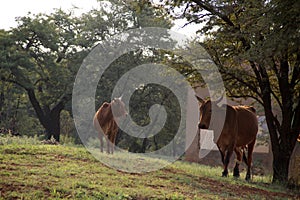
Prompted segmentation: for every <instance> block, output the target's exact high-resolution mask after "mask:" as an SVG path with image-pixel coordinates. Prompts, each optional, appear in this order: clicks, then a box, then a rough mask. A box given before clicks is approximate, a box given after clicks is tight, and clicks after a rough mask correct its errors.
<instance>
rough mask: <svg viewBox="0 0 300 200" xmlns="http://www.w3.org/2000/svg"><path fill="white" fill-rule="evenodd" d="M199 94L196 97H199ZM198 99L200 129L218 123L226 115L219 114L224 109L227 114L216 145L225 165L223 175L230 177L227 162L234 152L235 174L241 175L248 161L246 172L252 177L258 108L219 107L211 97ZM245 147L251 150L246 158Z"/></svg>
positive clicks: (247, 177) (248, 177)
mask: <svg viewBox="0 0 300 200" xmlns="http://www.w3.org/2000/svg"><path fill="white" fill-rule="evenodd" d="M196 97H197V96H196ZM197 99H198V101H199V107H200V108H199V109H200V119H199V124H198V128H199V129H208V128H210V129H212V130H214V128H213V127H211V125H212V124H214V122H216V121H217V122H218V119H217V118H218V117H225V115H222V114H220V113H221V111H222V109H223V111H224V113H225V108H226V117H225V121H224V126H223V127H221V129H220V130H221V131H220V132H221V133H220V136H219V138H218V139H217V146H218V148H219V151H220V153H221V157H222V162H223V165H224V171H223V173H222V175H223V176H228V164H229V161H230V157H231V155H232V153H233V151H235V153H236V155H237V162H236V165H235V167H234V171H233V176H235V177H239V176H240V174H239V164H240V163H241V162H242V158H243V160H244V162H245V163H246V164H247V175H246V180H249V179H250V177H251V176H250V175H251V173H250V168H251V163H252V153H253V148H254V144H255V141H256V135H257V131H258V122H257V117H256V111H255V109H254V108H253V107H252V106H230V105H224V106H222V107H219V106H218V105H217V103H219V102H220V100H219V101H217V102H212V101H211V100H206V101H204V100H203V99H201V98H200V97H197ZM212 110H213V112H214V119H211V115H212V114H211V113H212ZM245 149H247V150H248V156H247V158H246V155H245Z"/></svg>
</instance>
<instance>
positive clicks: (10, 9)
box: [0, 0, 199, 37]
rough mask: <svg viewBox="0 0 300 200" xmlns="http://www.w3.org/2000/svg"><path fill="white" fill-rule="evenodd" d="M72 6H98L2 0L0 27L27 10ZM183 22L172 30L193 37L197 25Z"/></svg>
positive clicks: (86, 1) (89, 1)
mask: <svg viewBox="0 0 300 200" xmlns="http://www.w3.org/2000/svg"><path fill="white" fill-rule="evenodd" d="M4 2H5V3H4ZM73 6H75V7H77V8H78V9H77V13H79V14H80V13H83V12H87V11H89V10H91V9H92V8H97V7H99V3H98V2H97V0H7V1H4V0H2V3H1V6H0V19H1V20H0V29H6V30H8V29H9V28H11V27H16V26H17V23H16V22H15V18H16V17H20V16H26V15H27V14H28V12H31V13H51V12H52V11H53V9H54V8H61V9H63V10H68V9H71V8H72V7H73ZM184 24H185V21H184V20H177V21H176V22H175V26H174V27H173V28H172V30H173V31H176V32H179V33H181V34H185V35H188V36H189V37H194V36H195V31H196V30H197V27H199V26H197V25H195V24H194V25H188V26H186V27H184V28H182V27H183V26H184Z"/></svg>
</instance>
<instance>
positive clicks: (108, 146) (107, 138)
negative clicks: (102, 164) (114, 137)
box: [105, 132, 110, 154]
mask: <svg viewBox="0 0 300 200" xmlns="http://www.w3.org/2000/svg"><path fill="white" fill-rule="evenodd" d="M109 134H110V133H109V132H107V135H106V136H105V140H106V152H107V153H108V154H110V141H109Z"/></svg>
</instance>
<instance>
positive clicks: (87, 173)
mask: <svg viewBox="0 0 300 200" xmlns="http://www.w3.org/2000/svg"><path fill="white" fill-rule="evenodd" d="M101 158H103V159H118V160H119V163H122V162H132V163H136V160H134V159H135V158H129V157H128V156H126V154H124V153H116V154H115V155H113V156H112V155H107V154H105V153H104V154H101ZM130 159H132V160H130ZM154 162H157V159H153V160H151V159H150V158H149V160H147V165H150V164H151V163H154ZM221 171H222V169H221V168H211V167H208V166H202V165H198V164H191V163H187V162H182V161H177V162H175V163H173V164H172V165H169V166H167V167H166V168H164V169H161V170H158V171H153V172H149V173H142V174H138V173H134V174H133V173H125V172H120V171H117V170H115V169H112V168H109V167H107V166H105V165H103V164H102V163H101V162H100V161H98V160H96V159H95V158H94V157H93V156H92V155H91V154H90V153H89V152H87V150H86V149H85V148H83V147H74V146H63V145H42V144H39V142H37V141H36V140H34V139H30V138H25V139H22V140H20V139H15V138H10V139H7V138H6V139H3V138H0V199H297V197H299V196H297V194H296V191H289V190H287V189H286V188H284V187H282V186H278V185H272V184H270V178H269V177H256V176H254V178H253V180H252V182H250V183H249V182H246V181H244V180H243V179H242V178H241V179H235V178H233V177H232V176H230V177H227V178H222V177H220V174H221ZM241 176H242V177H244V176H245V174H241Z"/></svg>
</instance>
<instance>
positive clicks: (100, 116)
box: [94, 98, 127, 154]
mask: <svg viewBox="0 0 300 200" xmlns="http://www.w3.org/2000/svg"><path fill="white" fill-rule="evenodd" d="M126 115H127V112H126V109H125V105H124V103H123V101H122V100H121V98H115V99H113V100H112V101H111V103H107V102H104V103H103V104H102V105H101V107H100V108H99V110H98V111H97V112H96V114H95V116H94V127H95V128H96V130H97V132H98V137H99V140H100V150H101V152H103V136H104V137H105V140H106V143H107V153H111V154H113V152H114V146H115V142H116V137H117V133H118V130H119V127H118V125H117V123H116V120H118V118H120V117H123V116H126Z"/></svg>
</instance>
